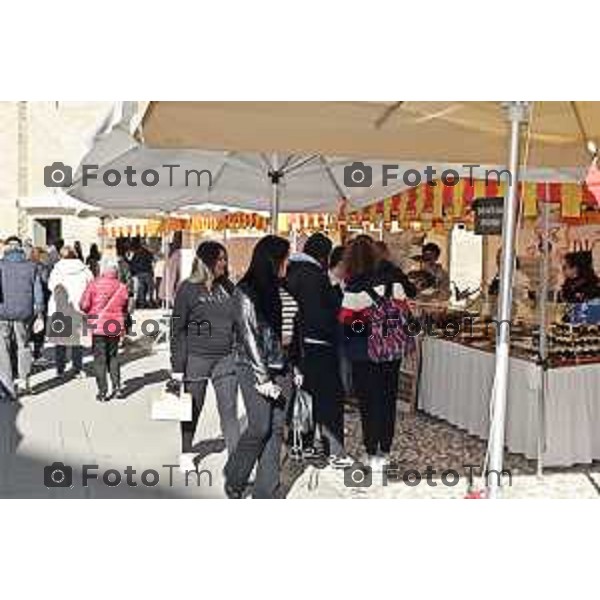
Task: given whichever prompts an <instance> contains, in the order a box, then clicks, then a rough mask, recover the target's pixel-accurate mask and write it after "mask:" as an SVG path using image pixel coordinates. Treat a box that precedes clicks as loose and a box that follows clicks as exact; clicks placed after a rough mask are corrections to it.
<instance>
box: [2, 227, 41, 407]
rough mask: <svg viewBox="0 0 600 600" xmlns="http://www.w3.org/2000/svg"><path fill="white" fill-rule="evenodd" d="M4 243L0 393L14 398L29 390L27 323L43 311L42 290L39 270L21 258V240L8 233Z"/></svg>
mask: <svg viewBox="0 0 600 600" xmlns="http://www.w3.org/2000/svg"><path fill="white" fill-rule="evenodd" d="M6 244H7V247H6V249H5V251H4V258H3V259H2V260H0V395H2V394H4V395H8V396H9V398H10V399H15V398H16V396H17V394H18V393H21V392H27V391H28V390H29V374H30V372H31V363H32V356H31V350H30V348H29V334H30V327H31V324H32V322H33V321H34V320H35V319H36V318H37V317H40V316H41V315H42V313H43V310H44V291H43V287H42V282H41V279H40V273H39V270H38V268H37V266H36V264H35V263H33V262H32V261H29V260H27V259H26V258H25V253H24V251H23V247H22V244H21V240H20V239H19V238H17V237H10V238H8V239H7V240H6ZM15 370H16V374H17V376H18V378H17V379H16V380H15V376H14V375H15Z"/></svg>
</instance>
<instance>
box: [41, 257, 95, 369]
mask: <svg viewBox="0 0 600 600" xmlns="http://www.w3.org/2000/svg"><path fill="white" fill-rule="evenodd" d="M60 257H61V258H60V260H59V261H58V262H57V263H56V264H55V265H54V267H53V269H52V272H51V273H50V278H49V279H48V289H49V291H50V293H51V294H52V295H51V296H50V301H49V303H48V327H47V335H48V338H49V341H50V342H53V343H54V345H55V346H56V372H57V375H58V376H59V377H62V376H63V375H64V373H65V368H66V365H67V348H71V361H72V363H73V371H74V375H75V376H76V377H83V347H82V335H83V334H85V333H86V332H85V328H84V317H83V314H82V313H81V311H80V309H79V302H80V300H81V297H82V296H83V292H84V291H85V288H86V287H87V285H88V283H90V281H92V279H93V278H94V276H93V275H92V272H91V271H90V269H89V268H88V267H86V266H85V264H84V263H83V262H82V261H81V260H79V259H78V258H77V255H76V254H75V250H74V249H73V248H71V247H69V246H65V247H64V248H63V249H62V250H61V251H60Z"/></svg>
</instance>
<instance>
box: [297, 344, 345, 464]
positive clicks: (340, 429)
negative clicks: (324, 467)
mask: <svg viewBox="0 0 600 600" xmlns="http://www.w3.org/2000/svg"><path fill="white" fill-rule="evenodd" d="M300 369H301V371H302V374H303V375H304V383H303V387H304V389H305V390H306V391H307V392H309V393H310V394H311V396H312V397H313V405H314V414H315V423H316V424H317V426H319V427H320V429H321V434H322V436H323V439H324V440H325V443H326V445H327V446H328V448H326V451H327V452H328V453H329V454H335V455H336V456H340V455H343V454H344V390H343V386H342V380H341V377H340V361H339V355H338V352H337V349H336V348H335V347H334V346H325V345H320V344H305V345H304V356H303V360H302V363H301V367H300Z"/></svg>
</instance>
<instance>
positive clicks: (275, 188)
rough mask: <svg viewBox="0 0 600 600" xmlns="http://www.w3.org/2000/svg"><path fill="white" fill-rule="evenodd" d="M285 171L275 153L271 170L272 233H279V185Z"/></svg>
mask: <svg viewBox="0 0 600 600" xmlns="http://www.w3.org/2000/svg"><path fill="white" fill-rule="evenodd" d="M282 176H283V173H282V172H281V171H280V170H279V168H278V162H277V154H273V163H272V165H271V169H270V170H269V179H270V180H271V189H272V197H271V233H272V234H273V235H277V230H278V228H277V223H278V220H279V194H280V191H279V185H280V181H281V177H282Z"/></svg>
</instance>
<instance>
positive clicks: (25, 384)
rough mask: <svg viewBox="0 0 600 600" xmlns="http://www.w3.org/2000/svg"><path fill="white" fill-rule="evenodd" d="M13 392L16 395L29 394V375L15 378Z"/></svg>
mask: <svg viewBox="0 0 600 600" xmlns="http://www.w3.org/2000/svg"><path fill="white" fill-rule="evenodd" d="M15 392H16V394H17V396H28V395H29V394H31V383H30V381H29V377H26V378H25V379H15Z"/></svg>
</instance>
